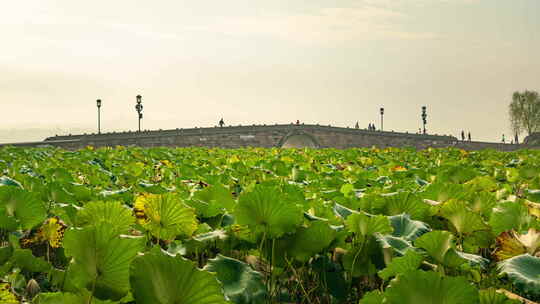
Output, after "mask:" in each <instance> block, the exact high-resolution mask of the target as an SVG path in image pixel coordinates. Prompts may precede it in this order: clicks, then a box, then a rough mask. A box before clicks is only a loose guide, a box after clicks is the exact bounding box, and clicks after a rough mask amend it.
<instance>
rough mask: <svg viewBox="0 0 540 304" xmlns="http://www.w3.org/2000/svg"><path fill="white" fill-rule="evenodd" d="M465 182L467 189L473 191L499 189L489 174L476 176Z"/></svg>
mask: <svg viewBox="0 0 540 304" xmlns="http://www.w3.org/2000/svg"><path fill="white" fill-rule="evenodd" d="M465 184H466V185H467V186H469V189H471V190H472V191H473V192H481V191H487V192H492V191H495V190H498V189H499V187H498V185H497V183H496V182H495V181H494V180H493V178H492V177H490V176H477V177H475V178H473V179H472V180H470V181H468V182H466V183H465Z"/></svg>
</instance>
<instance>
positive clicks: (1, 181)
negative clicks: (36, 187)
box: [0, 176, 23, 189]
mask: <svg viewBox="0 0 540 304" xmlns="http://www.w3.org/2000/svg"><path fill="white" fill-rule="evenodd" d="M2 186H11V187H17V188H19V189H23V186H22V185H21V183H19V182H18V181H16V180H14V179H12V178H10V177H7V176H0V187H2Z"/></svg>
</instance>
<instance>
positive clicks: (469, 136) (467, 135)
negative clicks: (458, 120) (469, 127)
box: [467, 131, 471, 141]
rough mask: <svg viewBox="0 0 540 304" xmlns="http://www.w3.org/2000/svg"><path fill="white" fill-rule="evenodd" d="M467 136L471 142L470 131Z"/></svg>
mask: <svg viewBox="0 0 540 304" xmlns="http://www.w3.org/2000/svg"><path fill="white" fill-rule="evenodd" d="M467 136H468V137H469V141H471V132H470V131H469V133H468V134H467Z"/></svg>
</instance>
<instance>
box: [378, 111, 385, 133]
mask: <svg viewBox="0 0 540 304" xmlns="http://www.w3.org/2000/svg"><path fill="white" fill-rule="evenodd" d="M379 111H380V113H381V131H382V130H383V127H384V108H380V110H379Z"/></svg>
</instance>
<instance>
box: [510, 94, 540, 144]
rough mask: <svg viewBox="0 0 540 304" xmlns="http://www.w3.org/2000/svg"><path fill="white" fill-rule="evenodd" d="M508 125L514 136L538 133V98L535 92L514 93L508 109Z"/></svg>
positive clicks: (539, 116)
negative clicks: (524, 133)
mask: <svg viewBox="0 0 540 304" xmlns="http://www.w3.org/2000/svg"><path fill="white" fill-rule="evenodd" d="M509 112H510V124H511V127H512V131H513V132H514V133H515V134H521V133H522V132H526V133H527V135H531V134H532V133H535V132H539V131H540V96H539V95H538V92H536V91H527V90H525V91H524V92H523V93H521V92H514V94H513V95H512V103H510V107H509Z"/></svg>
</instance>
